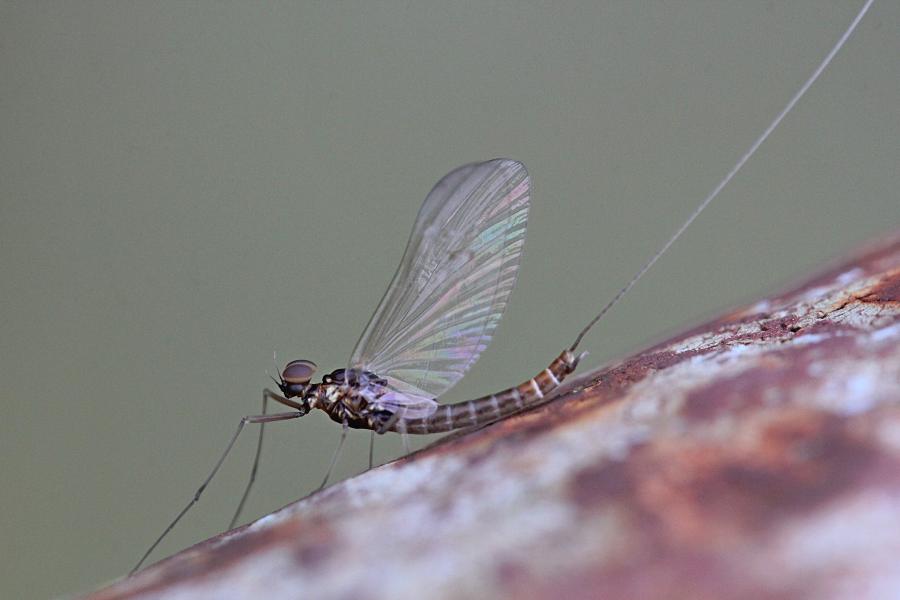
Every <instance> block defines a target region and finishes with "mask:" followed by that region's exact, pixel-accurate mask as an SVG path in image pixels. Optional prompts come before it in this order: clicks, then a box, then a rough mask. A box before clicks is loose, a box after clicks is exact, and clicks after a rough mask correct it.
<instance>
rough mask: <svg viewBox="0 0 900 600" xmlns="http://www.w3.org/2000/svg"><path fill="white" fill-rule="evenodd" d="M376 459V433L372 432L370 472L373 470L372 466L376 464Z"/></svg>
mask: <svg viewBox="0 0 900 600" xmlns="http://www.w3.org/2000/svg"><path fill="white" fill-rule="evenodd" d="M374 458H375V431H374V430H372V432H371V434H370V435H369V470H370V471H371V470H372V465H373V464H374V462H375V461H374V460H373V459H374Z"/></svg>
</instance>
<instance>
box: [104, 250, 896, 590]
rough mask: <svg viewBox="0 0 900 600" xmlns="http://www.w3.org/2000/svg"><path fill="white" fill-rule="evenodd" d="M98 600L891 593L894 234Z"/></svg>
mask: <svg viewBox="0 0 900 600" xmlns="http://www.w3.org/2000/svg"><path fill="white" fill-rule="evenodd" d="M90 597H91V598H93V599H95V600H100V599H111V598H150V597H153V598H216V599H220V598H354V599H365V598H391V599H396V598H535V599H537V598H552V599H559V598H567V599H568V598H655V599H659V598H701V599H705V598H710V599H712V598H732V599H734V598H739V599H740V598H748V599H749V598H754V599H757V598H816V599H822V598H849V597H852V598H889V597H890V598H900V238H896V239H894V240H890V241H887V242H884V243H882V244H880V245H878V246H874V247H871V248H869V249H867V250H865V251H863V252H861V253H859V254H858V255H856V256H855V257H853V258H852V259H850V260H848V261H846V262H844V263H843V264H841V265H839V266H836V267H834V268H831V269H829V270H828V271H826V272H824V273H822V274H821V275H819V276H817V277H815V278H813V279H811V280H809V281H807V282H805V283H804V284H802V285H799V286H797V287H796V288H794V289H792V290H790V291H788V292H786V293H783V294H780V295H777V296H774V297H771V298H768V299H765V300H761V301H759V302H757V303H756V304H753V305H752V306H747V307H743V308H741V309H738V310H735V311H733V312H730V313H728V314H726V315H724V316H722V317H720V318H718V319H716V320H714V321H712V322H710V323H707V324H705V325H703V326H701V327H697V328H694V329H693V330H691V331H689V332H687V333H685V334H682V335H679V336H677V337H675V338H673V339H671V340H669V341H667V342H665V343H662V344H659V345H657V346H655V347H652V348H650V349H648V350H646V351H644V352H641V353H639V354H637V355H635V356H632V357H630V358H628V359H626V360H623V361H621V362H619V363H617V364H614V365H611V366H607V367H605V368H601V369H598V370H595V371H593V372H591V373H588V374H586V375H584V376H582V377H581V378H580V379H579V380H577V381H576V382H574V383H573V384H570V385H568V386H566V389H565V391H564V392H563V393H562V394H561V395H559V396H558V397H557V398H556V399H555V400H553V401H552V402H550V403H549V404H547V405H545V406H543V407H540V408H538V409H535V410H532V411H529V412H527V413H524V414H520V415H517V416H515V417H513V418H510V419H507V420H505V421H503V422H500V423H497V424H495V425H493V426H490V427H487V428H485V429H482V430H480V431H477V432H473V433H470V434H468V435H464V436H458V437H455V438H454V439H450V440H445V441H443V442H441V443H438V444H436V445H434V446H432V447H430V448H428V449H426V450H424V451H422V452H419V453H416V454H414V455H412V456H409V457H407V458H405V459H402V460H398V461H396V462H393V463H391V464H387V465H384V466H382V467H380V468H377V469H375V470H373V471H370V472H368V473H364V474H362V475H359V476H357V477H354V478H351V479H349V480H346V481H343V482H341V483H339V484H336V485H334V486H333V487H331V488H328V489H326V490H325V491H323V492H321V493H318V494H315V495H313V496H311V497H309V498H306V499H304V500H301V501H299V502H297V503H295V504H292V505H290V506H288V507H286V508H284V509H282V510H280V511H278V512H276V513H273V514H271V515H269V516H267V517H264V518H263V519H260V520H259V521H257V522H255V523H253V524H251V525H249V526H246V527H242V528H239V529H236V530H234V531H231V532H228V533H225V534H222V535H220V536H218V537H216V538H213V539H210V540H207V541H206V542H203V543H200V544H198V545H196V546H194V547H193V548H190V549H188V550H186V551H184V552H182V553H180V554H178V555H176V556H173V557H171V558H169V559H166V560H164V561H162V562H160V563H158V564H156V565H154V566H152V567H150V568H148V569H146V570H145V571H143V572H141V573H139V574H137V575H136V576H135V577H133V578H131V579H126V580H123V581H120V582H118V583H116V584H114V585H112V586H110V587H108V588H106V589H103V590H100V591H98V592H96V593H95V594H93V595H91V596H90Z"/></svg>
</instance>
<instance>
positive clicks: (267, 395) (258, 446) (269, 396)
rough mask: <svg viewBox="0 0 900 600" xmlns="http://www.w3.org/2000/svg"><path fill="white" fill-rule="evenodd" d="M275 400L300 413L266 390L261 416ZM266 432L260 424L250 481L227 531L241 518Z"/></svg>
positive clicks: (297, 405)
mask: <svg viewBox="0 0 900 600" xmlns="http://www.w3.org/2000/svg"><path fill="white" fill-rule="evenodd" d="M270 399H271V400H275V401H276V402H279V403H281V404H286V405H287V406H291V407H292V408H296V409H298V410H301V412H303V411H302V407H301V406H300V405H299V404H297V403H295V402H291V401H290V400H288V399H287V398H284V397H282V396H280V395H278V394H276V393H275V392H273V391H272V390H270V389H268V388H266V389H264V390H263V399H262V414H263V415H265V414H266V412H267V410H266V407H267V404H268V401H269V400H270ZM265 432H266V424H265V422H262V423H260V425H259V439H258V440H257V442H256V456H254V457H253V467H252V468H251V469H250V479H249V481H247V487H246V488H244V495H243V496H241V501H240V502H239V503H238V506H237V510H235V511H234V516H233V517H231V522H230V523H229V524H228V529H234V525H235V523H237V522H238V519H239V518H240V516H241V512H242V511H243V510H244V504H245V503H246V502H247V497H248V496H250V489H251V488H252V487H253V483H254V482H255V481H256V473H257V471H258V470H259V457H260V455H261V454H262V445H263V435H264V434H265Z"/></svg>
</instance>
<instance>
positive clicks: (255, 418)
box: [128, 412, 304, 576]
mask: <svg viewBox="0 0 900 600" xmlns="http://www.w3.org/2000/svg"><path fill="white" fill-rule="evenodd" d="M303 415H304V413H302V412H288V413H275V414H272V415H265V414H263V415H251V416H247V417H244V418H242V419H241V422H240V423H238V427H237V431H235V432H234V435H233V436H231V441H229V442H228V445H227V446H226V447H225V451H224V452H223V453H222V456H220V457H219V460H218V461H216V464H215V466H214V467H213V469H212V471H211V472H210V474H209V475H208V476H207V477H206V479H205V480H203V483H202V484H200V487H199V488H198V489H197V491H196V492H194V496H193V497H192V498H191V500H190V502H188V503H187V506H185V507H184V508H182V509H181V512H179V513H178V515H177V516H176V517H175V518H174V519H173V520H172V522H171V523H169V526H168V527H166V528H165V530H163V532H162V533H161V534H160V535H159V537H158V538H156V541H155V542H153V544H152V545H151V546H150V547H149V548H148V549H147V551H146V552H144V555H143V556H142V557H141V560H139V561H138V563H137V564H136V565H135V566H134V568H133V569H131V571H130V572H129V573H128V575H129V576H131V575H134V573H135V572H137V570H138V569H140V568H141V565H142V564H144V561H145V560H147V557H148V556H150V553H151V552H153V551H154V550H155V549H156V547H157V546H158V545H159V543H160V542H161V541H163V538H165V537H166V536H167V535H168V534H169V532H170V531H172V529H174V527H175V525H176V524H177V523H178V521H180V520H181V517H183V516H184V515H185V513H187V511H188V510H190V508H191V507H192V506H193V505H194V504H196V503H197V501H198V500H199V499H200V494H202V493H203V490H205V489H206V486H207V485H209V482H210V481H212V478H213V477H215V476H216V473H217V472H218V471H219V467H221V466H222V463H223V462H225V457H226V456H228V453H229V452H231V449H232V448H233V447H234V443H235V442H236V441H237V439H238V436H239V435H240V433H241V431H242V430H243V429H244V425H246V424H248V423H269V422H272V421H287V420H288V419H296V418H297V417H302V416H303Z"/></svg>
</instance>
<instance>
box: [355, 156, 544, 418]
mask: <svg viewBox="0 0 900 600" xmlns="http://www.w3.org/2000/svg"><path fill="white" fill-rule="evenodd" d="M530 183H531V181H530V179H529V177H528V172H527V171H526V170H525V166H524V165H523V164H522V163H519V162H516V161H513V160H508V159H496V160H490V161H487V162H482V163H473V164H470V165H465V166H463V167H460V168H458V169H456V170H454V171H452V172H450V173H449V174H448V175H446V176H445V177H444V178H443V179H441V180H440V181H439V182H438V183H437V185H435V186H434V188H433V189H432V190H431V192H430V193H429V194H428V197H427V198H425V202H424V203H423V204H422V208H421V209H419V214H418V216H417V217H416V223H415V225H414V226H413V230H412V234H411V235H410V238H409V242H408V244H407V246H406V251H405V253H404V254H403V259H402V260H401V261H400V266H399V267H398V269H397V273H396V274H395V275H394V279H393V280H392V281H391V284H390V286H388V289H387V292H385V294H384V297H383V298H382V299H381V304H379V305H378V308H377V309H376V310H375V313H374V314H373V315H372V318H371V319H370V320H369V324H368V325H367V326H366V329H365V331H364V332H363V334H362V337H360V339H359V342H358V343H357V344H356V349H355V350H354V351H353V355H352V357H351V359H350V368H351V369H361V370H365V371H371V372H373V373H375V374H377V375H379V376H381V377H383V378H385V379H386V380H387V381H388V387H389V388H391V390H392V391H391V392H389V393H387V394H385V395H384V396H382V397H381V398H380V402H381V404H382V405H383V406H384V407H385V408H388V409H392V410H398V411H402V413H403V415H404V416H405V417H407V418H423V417H426V416H428V415H429V414H431V413H432V412H434V410H435V409H436V408H437V406H438V404H437V402H435V398H437V397H438V396H441V395H442V394H443V393H444V392H446V391H447V390H449V389H450V388H451V387H453V385H454V384H456V382H457V381H459V380H460V379H461V378H462V377H463V375H465V373H466V371H467V370H468V369H469V367H471V366H472V364H474V363H475V361H476V360H478V357H479V356H480V355H481V352H482V351H483V350H484V349H485V348H486V347H487V345H488V344H489V343H490V341H491V337H492V336H493V334H494V329H496V327H497V324H498V323H499V321H500V318H501V317H502V316H503V311H504V309H505V308H506V303H507V299H508V298H509V294H510V293H511V292H512V289H513V287H514V286H515V283H516V277H517V276H518V272H519V262H520V260H521V258H522V248H523V246H524V243H525V228H526V226H527V223H528V203H529V199H530Z"/></svg>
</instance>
